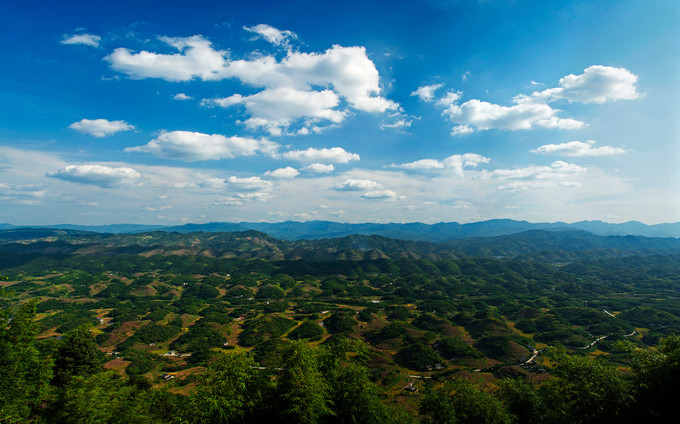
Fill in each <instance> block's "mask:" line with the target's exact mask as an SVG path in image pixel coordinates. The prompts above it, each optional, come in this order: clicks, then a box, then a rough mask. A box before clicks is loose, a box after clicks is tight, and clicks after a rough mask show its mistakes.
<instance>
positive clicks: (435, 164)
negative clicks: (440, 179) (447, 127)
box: [390, 153, 490, 177]
mask: <svg viewBox="0 0 680 424" xmlns="http://www.w3.org/2000/svg"><path fill="white" fill-rule="evenodd" d="M489 161H490V159H489V158H487V157H484V156H482V155H478V154H476V153H465V154H463V155H451V156H449V157H448V158H446V159H444V160H443V161H439V160H437V159H420V160H417V161H415V162H410V163H403V164H401V165H391V166H390V167H392V168H402V169H413V170H421V169H444V168H449V169H453V171H454V173H455V174H456V175H459V176H461V177H462V176H463V168H465V167H473V168H474V167H477V165H479V164H480V163H488V162H489Z"/></svg>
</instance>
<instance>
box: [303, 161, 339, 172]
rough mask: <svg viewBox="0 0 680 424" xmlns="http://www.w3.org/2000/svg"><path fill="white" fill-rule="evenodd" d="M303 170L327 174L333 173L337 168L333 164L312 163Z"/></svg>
mask: <svg viewBox="0 0 680 424" xmlns="http://www.w3.org/2000/svg"><path fill="white" fill-rule="evenodd" d="M302 170H303V171H310V172H316V173H317V174H327V173H329V172H333V171H334V170H335V167H334V166H333V165H331V164H327V165H326V164H323V163H311V164H309V165H307V166H305V167H304V168H302Z"/></svg>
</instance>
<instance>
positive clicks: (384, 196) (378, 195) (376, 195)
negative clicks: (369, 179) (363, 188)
mask: <svg viewBox="0 0 680 424" xmlns="http://www.w3.org/2000/svg"><path fill="white" fill-rule="evenodd" d="M360 197H362V198H364V199H370V200H396V199H397V193H395V192H393V191H392V190H373V191H367V192H366V193H362V194H361V196H360Z"/></svg>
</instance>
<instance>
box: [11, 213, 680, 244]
mask: <svg viewBox="0 0 680 424" xmlns="http://www.w3.org/2000/svg"><path fill="white" fill-rule="evenodd" d="M16 228H18V227H16V226H13V225H10V224H0V229H16ZM51 228H55V229H62V230H78V231H89V232H98V233H114V234H132V233H143V232H149V231H166V232H178V233H192V232H198V231H201V232H206V233H217V232H235V231H247V230H256V231H261V232H263V233H267V234H269V235H270V236H272V237H276V238H280V239H284V240H299V239H323V238H340V237H345V236H349V235H352V234H361V235H379V236H384V237H390V238H396V239H401V240H418V241H430V242H442V241H447V240H453V239H461V238H468V237H494V236H503V235H510V234H516V233H520V232H524V231H528V230H551V231H564V230H582V231H588V232H591V233H593V234H597V235H602V236H608V235H619V236H621V235H637V236H645V237H680V222H676V223H667V224H656V225H646V224H643V223H641V222H637V221H630V222H625V223H621V224H611V223H607V222H602V221H580V222H574V223H571V224H567V223H565V222H552V223H531V222H527V221H517V220H512V219H492V220H488V221H482V222H472V223H467V224H459V223H457V222H440V223H437V224H424V223H420V222H412V223H403V224H399V223H388V224H377V223H360V224H350V223H342V222H332V221H307V222H296V221H285V222H275V223H268V222H240V223H230V222H209V223H205V224H184V225H178V226H163V225H136V224H112V225H96V226H87V225H71V224H65V225H54V226H51Z"/></svg>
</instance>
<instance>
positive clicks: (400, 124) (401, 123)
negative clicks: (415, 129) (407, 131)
mask: <svg viewBox="0 0 680 424" xmlns="http://www.w3.org/2000/svg"><path fill="white" fill-rule="evenodd" d="M412 123H413V121H407V120H406V119H399V120H398V121H395V122H393V123H391V124H382V125H380V128H381V129H386V128H394V129H404V128H409V127H411V124H412Z"/></svg>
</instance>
